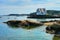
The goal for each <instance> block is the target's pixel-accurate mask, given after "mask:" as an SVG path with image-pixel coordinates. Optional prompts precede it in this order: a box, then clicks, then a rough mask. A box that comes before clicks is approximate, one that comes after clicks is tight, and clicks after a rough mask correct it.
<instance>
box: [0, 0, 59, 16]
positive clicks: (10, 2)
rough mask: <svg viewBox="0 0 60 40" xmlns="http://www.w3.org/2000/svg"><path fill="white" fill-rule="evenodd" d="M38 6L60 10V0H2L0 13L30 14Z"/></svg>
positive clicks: (0, 0) (0, 1)
mask: <svg viewBox="0 0 60 40" xmlns="http://www.w3.org/2000/svg"><path fill="white" fill-rule="evenodd" d="M37 8H46V9H47V10H60V0H0V15H8V14H29V13H32V12H35V11H36V10H37Z"/></svg>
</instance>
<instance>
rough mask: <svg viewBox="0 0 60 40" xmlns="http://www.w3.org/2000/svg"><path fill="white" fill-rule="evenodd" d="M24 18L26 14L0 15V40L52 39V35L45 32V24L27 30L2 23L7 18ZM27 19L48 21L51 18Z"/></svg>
mask: <svg viewBox="0 0 60 40" xmlns="http://www.w3.org/2000/svg"><path fill="white" fill-rule="evenodd" d="M26 19H27V18H26V16H19V17H16V16H2V18H0V40H53V37H54V35H53V34H48V33H46V32H45V28H46V26H41V27H38V28H34V29H30V30H27V29H23V28H11V27H9V26H8V25H7V24H4V23H3V22H6V21H8V20H26ZM55 19H56V18H55ZM55 19H52V20H55ZM27 20H36V21H44V20H45V21H49V20H51V19H27ZM58 20H59V19H58Z"/></svg>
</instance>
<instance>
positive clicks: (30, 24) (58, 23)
mask: <svg viewBox="0 0 60 40" xmlns="http://www.w3.org/2000/svg"><path fill="white" fill-rule="evenodd" d="M4 23H6V24H8V26H10V27H16V28H19V27H21V28H26V29H32V28H36V27H40V26H43V25H45V26H47V27H46V33H50V34H60V20H51V21H41V22H37V21H32V20H10V21H7V22H4Z"/></svg>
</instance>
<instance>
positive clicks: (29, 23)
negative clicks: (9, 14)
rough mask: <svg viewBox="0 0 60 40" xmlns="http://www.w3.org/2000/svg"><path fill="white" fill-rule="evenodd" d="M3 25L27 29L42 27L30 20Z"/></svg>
mask: <svg viewBox="0 0 60 40" xmlns="http://www.w3.org/2000/svg"><path fill="white" fill-rule="evenodd" d="M4 23H7V24H8V25H9V26H11V27H22V28H28V29H30V28H35V27H38V26H42V25H43V23H40V22H37V21H32V20H10V21H7V22H4Z"/></svg>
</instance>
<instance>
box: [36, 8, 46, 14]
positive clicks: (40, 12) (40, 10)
mask: <svg viewBox="0 0 60 40" xmlns="http://www.w3.org/2000/svg"><path fill="white" fill-rule="evenodd" d="M46 13H47V11H46V9H45V8H38V9H37V11H36V15H46Z"/></svg>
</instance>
